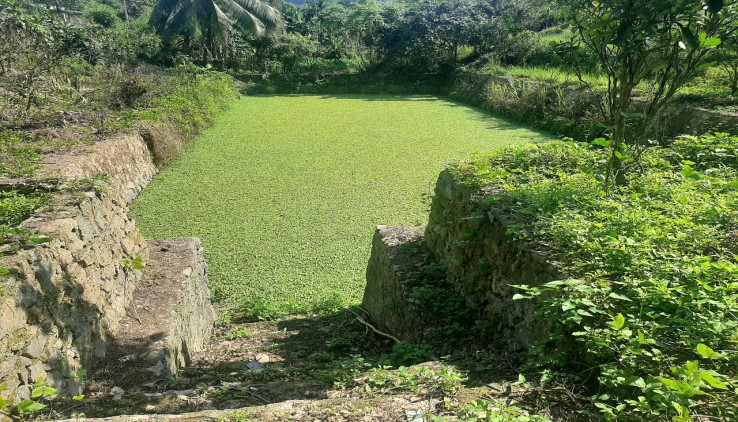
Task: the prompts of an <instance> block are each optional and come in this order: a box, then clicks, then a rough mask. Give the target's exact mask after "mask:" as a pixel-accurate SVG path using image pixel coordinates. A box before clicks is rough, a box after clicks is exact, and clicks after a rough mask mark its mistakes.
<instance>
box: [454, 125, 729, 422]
mask: <svg viewBox="0 0 738 422" xmlns="http://www.w3.org/2000/svg"><path fill="white" fill-rule="evenodd" d="M737 151H738V138H736V137H730V136H727V135H724V134H719V135H716V136H704V137H700V138H693V137H690V138H684V139H681V140H678V141H676V142H675V143H674V144H673V146H672V147H671V148H668V149H666V148H663V149H661V148H653V149H651V150H649V151H648V153H647V154H646V155H645V156H644V158H643V159H642V162H641V164H642V166H643V169H645V171H643V172H642V173H640V174H632V175H631V178H632V180H631V183H630V184H629V185H628V186H627V187H624V188H619V189H617V190H615V191H612V192H609V193H607V192H606V191H605V190H604V184H603V183H602V180H603V179H604V172H605V168H604V165H602V163H604V162H605V161H606V160H605V154H606V152H605V150H603V149H599V148H598V147H587V146H585V145H582V144H576V143H550V144H547V145H544V146H540V147H538V146H536V147H528V148H524V149H510V150H506V151H502V152H497V153H494V154H492V156H491V157H490V158H489V159H487V160H481V161H478V162H475V163H463V164H461V165H459V166H458V167H456V174H457V175H458V177H460V178H462V179H463V180H466V181H467V182H468V183H477V184H479V185H480V186H485V187H486V186H488V185H490V184H492V185H495V186H496V187H497V188H498V190H500V188H501V190H502V191H504V192H505V194H504V195H501V196H494V197H492V198H491V199H493V200H495V204H496V206H497V207H499V208H503V209H508V210H510V211H511V212H514V213H518V214H519V215H520V216H521V220H522V221H523V223H521V224H519V225H517V226H516V227H515V230H514V233H513V235H514V236H516V237H517V238H519V239H525V240H526V241H527V242H530V243H531V244H532V245H533V247H537V248H539V249H540V250H545V251H546V252H547V254H548V257H547V259H549V260H550V262H555V263H557V264H558V266H559V267H560V269H561V271H562V273H563V277H562V278H563V279H562V280H558V281H553V282H550V283H547V284H545V285H544V286H543V287H542V288H532V287H529V286H519V289H520V290H519V294H518V295H516V296H517V298H518V299H520V300H539V299H538V297H539V295H541V294H545V296H544V297H545V299H540V302H539V308H540V316H541V320H542V321H545V322H546V324H547V325H548V326H549V330H550V333H551V335H550V337H549V340H548V341H547V342H545V343H543V344H541V345H540V346H539V347H538V348H536V349H534V350H533V357H534V362H533V364H534V367H537V368H538V369H539V370H542V371H543V378H544V379H545V380H546V381H542V382H546V383H549V385H550V383H551V382H552V380H558V382H560V383H561V384H558V385H559V386H561V385H562V384H571V381H572V380H573V381H574V382H575V383H579V384H580V385H584V386H586V387H587V389H586V391H587V392H588V393H589V394H590V395H589V396H588V397H590V398H591V400H592V402H593V404H594V405H595V406H597V408H598V409H599V410H600V412H601V413H602V414H604V415H605V416H608V417H609V418H623V419H625V420H630V418H631V417H632V418H633V419H634V420H641V419H642V420H662V419H664V420H665V419H671V418H672V417H673V419H672V420H691V419H690V418H689V417H688V415H693V416H694V415H708V416H705V418H706V419H707V418H709V419H715V420H733V419H735V417H736V415H738V402H736V398H735V388H736V386H738V373H736V360H737V359H738V353H736V343H737V342H738V334H737V333H738V332H737V331H736V329H738V320H737V319H736V317H735V315H736V313H738V306H737V305H736V299H738V295H737V294H736V288H737V287H738V285H736V282H735V281H736V275H738V264H737V262H736V256H735V250H736V244H737V243H738V242H737V241H736V239H737V236H736V232H735V230H736V227H738V212H737V211H736V210H737V209H738V202H737V198H738V197H737V196H736V194H735V190H736V187H737V183H736V174H737V170H738V165H737V162H736V152H737ZM487 169H494V170H493V171H491V172H490V170H487ZM700 419H701V418H700Z"/></svg>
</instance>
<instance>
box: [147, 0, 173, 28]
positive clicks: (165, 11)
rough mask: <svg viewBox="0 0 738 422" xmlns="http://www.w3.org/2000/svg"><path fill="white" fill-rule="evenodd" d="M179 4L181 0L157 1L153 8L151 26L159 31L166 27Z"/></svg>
mask: <svg viewBox="0 0 738 422" xmlns="http://www.w3.org/2000/svg"><path fill="white" fill-rule="evenodd" d="M178 5H180V0H160V1H159V2H157V3H156V5H155V6H154V8H153V9H152V10H151V16H150V17H149V26H151V27H152V28H154V30H156V32H157V33H158V32H160V31H161V30H162V29H164V27H165V26H166V24H167V22H168V21H169V19H170V17H171V16H172V14H173V13H174V10H175V9H176V8H177V6H178Z"/></svg>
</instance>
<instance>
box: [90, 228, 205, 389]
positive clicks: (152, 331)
mask: <svg viewBox="0 0 738 422" xmlns="http://www.w3.org/2000/svg"><path fill="white" fill-rule="evenodd" d="M148 249H149V251H150V259H149V262H148V264H147V266H146V270H145V276H144V278H143V280H141V282H140V283H139V284H138V286H137V288H136V291H135V292H134V294H133V302H132V303H131V305H130V306H129V308H128V312H127V315H126V316H125V317H124V318H123V320H122V322H121V329H120V331H119V332H118V333H117V334H116V335H115V336H114V337H113V338H112V342H111V347H110V349H109V350H108V352H107V357H106V362H105V363H104V366H105V372H104V373H103V374H102V376H105V377H108V380H107V382H109V383H110V384H111V386H117V387H121V388H124V389H127V388H129V387H131V386H136V385H138V386H140V385H141V384H144V383H146V382H150V381H152V380H157V379H161V378H167V377H171V376H175V375H176V374H177V373H178V372H179V370H180V369H181V368H183V367H185V366H186V365H188V364H189V363H190V359H191V355H192V354H193V353H195V352H197V351H199V350H200V349H201V348H202V347H203V345H204V343H205V342H206V341H207V340H208V338H209V337H210V334H211V330H212V326H213V323H214V322H215V318H216V313H215V309H214V308H213V306H212V304H211V303H210V290H209V289H208V284H207V265H206V263H205V260H204V258H203V248H202V244H201V243H200V240H199V239H197V238H187V239H166V240H157V241H148Z"/></svg>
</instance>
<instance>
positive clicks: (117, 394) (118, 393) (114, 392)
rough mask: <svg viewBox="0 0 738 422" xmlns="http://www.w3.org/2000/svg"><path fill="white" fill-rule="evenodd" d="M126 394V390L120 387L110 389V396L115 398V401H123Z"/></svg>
mask: <svg viewBox="0 0 738 422" xmlns="http://www.w3.org/2000/svg"><path fill="white" fill-rule="evenodd" d="M125 393H126V392H125V390H123V389H122V388H120V387H113V388H111V389H110V396H111V397H113V400H120V399H122V398H123V395H124V394H125Z"/></svg>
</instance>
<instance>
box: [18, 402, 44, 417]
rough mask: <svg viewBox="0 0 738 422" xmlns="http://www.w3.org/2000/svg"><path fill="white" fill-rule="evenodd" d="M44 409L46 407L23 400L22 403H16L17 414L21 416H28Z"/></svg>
mask: <svg viewBox="0 0 738 422" xmlns="http://www.w3.org/2000/svg"><path fill="white" fill-rule="evenodd" d="M44 409H46V405H45V404H42V403H39V402H36V401H33V400H23V401H22V402H20V403H18V413H20V414H21V415H23V414H28V413H35V412H38V411H39V410H44Z"/></svg>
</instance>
